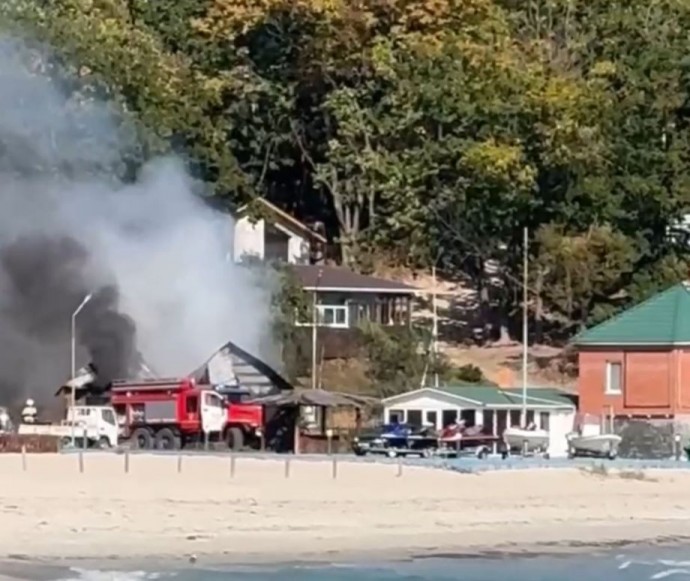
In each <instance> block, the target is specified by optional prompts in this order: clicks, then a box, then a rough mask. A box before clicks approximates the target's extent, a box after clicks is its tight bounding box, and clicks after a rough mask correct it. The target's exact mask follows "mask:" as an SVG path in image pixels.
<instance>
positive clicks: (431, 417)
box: [426, 411, 438, 428]
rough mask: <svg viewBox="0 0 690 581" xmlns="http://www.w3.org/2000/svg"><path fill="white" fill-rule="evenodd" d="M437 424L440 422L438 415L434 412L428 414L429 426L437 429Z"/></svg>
mask: <svg viewBox="0 0 690 581" xmlns="http://www.w3.org/2000/svg"><path fill="white" fill-rule="evenodd" d="M437 422H438V414H437V413H436V412H434V411H429V412H426V423H427V424H431V425H432V426H434V428H435V427H436V423H437Z"/></svg>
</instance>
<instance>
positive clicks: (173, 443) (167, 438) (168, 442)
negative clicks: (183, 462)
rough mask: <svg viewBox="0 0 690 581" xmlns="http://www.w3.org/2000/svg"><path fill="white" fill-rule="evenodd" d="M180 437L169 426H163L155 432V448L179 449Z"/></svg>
mask: <svg viewBox="0 0 690 581" xmlns="http://www.w3.org/2000/svg"><path fill="white" fill-rule="evenodd" d="M180 447H181V442H180V438H178V437H177V435H176V434H175V432H173V431H172V430H171V429H170V428H163V429H162V430H158V432H157V433H156V450H179V449H180Z"/></svg>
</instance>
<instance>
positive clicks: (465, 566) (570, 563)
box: [55, 546, 690, 581]
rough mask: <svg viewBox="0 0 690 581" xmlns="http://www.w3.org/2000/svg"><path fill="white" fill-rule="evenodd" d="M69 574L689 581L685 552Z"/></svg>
mask: <svg viewBox="0 0 690 581" xmlns="http://www.w3.org/2000/svg"><path fill="white" fill-rule="evenodd" d="M114 569H115V568H114V567H109V568H99V569H91V568H90V569H78V568H73V569H70V570H69V571H64V572H63V573H62V574H61V575H60V576H59V577H55V578H56V579H62V580H64V581H68V580H69V581H149V580H150V581H154V580H157V581H166V580H170V581H279V580H280V581H451V580H463V581H504V580H505V581H513V580H514V581H623V580H625V581H642V580H648V579H650V580H657V579H667V578H668V579H690V546H686V547H674V548H673V549H659V548H655V549H638V548H636V549H630V548H628V549H626V550H624V551H623V550H621V551H616V552H608V553H602V554H591V553H590V554H586V555H585V554H577V555H568V556H531V557H515V556H504V557H495V558H488V557H478V558H468V557H466V556H463V557H462V558H450V557H448V558H433V559H418V560H412V561H403V562H395V563H378V564H347V563H341V564H330V565H322V564H314V565H308V564H290V565H275V566H246V567H238V566H229V567H204V566H203V565H199V566H194V567H191V566H190V567H188V568H184V569H178V570H174V571H161V570H158V571H155V570H153V569H152V570H149V571H144V570H139V571H122V570H121V571H117V570H114Z"/></svg>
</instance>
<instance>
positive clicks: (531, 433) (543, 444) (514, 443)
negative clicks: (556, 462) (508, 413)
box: [503, 426, 549, 456]
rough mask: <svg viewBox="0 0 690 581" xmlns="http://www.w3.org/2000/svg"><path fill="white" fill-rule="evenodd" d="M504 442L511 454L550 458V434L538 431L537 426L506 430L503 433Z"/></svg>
mask: <svg viewBox="0 0 690 581" xmlns="http://www.w3.org/2000/svg"><path fill="white" fill-rule="evenodd" d="M503 440H504V441H505V443H506V447H507V448H508V450H510V451H511V452H515V453H518V454H523V455H524V454H528V455H538V454H542V455H544V456H548V450H549V432H547V431H546V430H540V429H537V428H536V426H534V427H532V426H528V427H527V428H521V427H519V426H511V427H509V428H506V429H505V431H504V432H503Z"/></svg>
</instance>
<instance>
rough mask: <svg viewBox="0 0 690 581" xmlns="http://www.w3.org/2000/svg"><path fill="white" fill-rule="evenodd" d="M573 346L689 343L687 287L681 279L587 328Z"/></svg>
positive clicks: (689, 293)
mask: <svg viewBox="0 0 690 581" xmlns="http://www.w3.org/2000/svg"><path fill="white" fill-rule="evenodd" d="M572 343H573V344H575V345H577V346H582V347H586V346H589V345H591V346H596V345H610V346H626V345H647V346H670V345H676V344H688V345H690V286H689V285H688V283H685V282H682V283H680V284H677V285H675V286H672V287H671V288H668V289H666V290H665V291H662V292H660V293H659V294H657V295H654V296H653V297H651V298H649V299H647V300H646V301H642V302H641V303H639V304H637V305H635V306H634V307H632V308H630V309H628V310H627V311H623V312H622V313H620V314H618V315H616V316H615V317H612V318H610V319H609V320H607V321H604V322H603V323H600V324H599V325H596V326H595V327H592V328H591V329H587V330H585V331H583V332H581V333H579V334H578V335H577V336H575V337H574V338H573V340H572Z"/></svg>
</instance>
